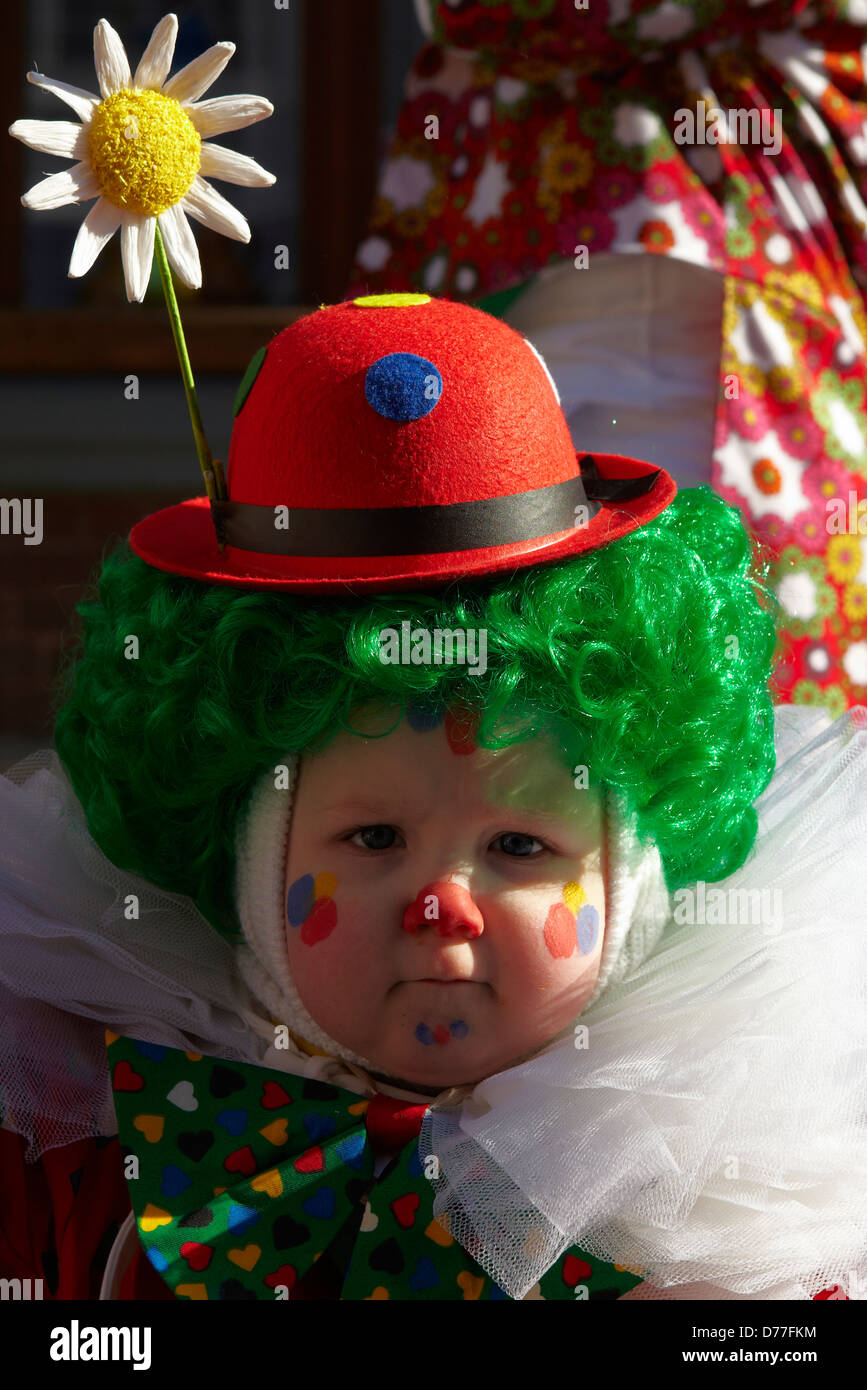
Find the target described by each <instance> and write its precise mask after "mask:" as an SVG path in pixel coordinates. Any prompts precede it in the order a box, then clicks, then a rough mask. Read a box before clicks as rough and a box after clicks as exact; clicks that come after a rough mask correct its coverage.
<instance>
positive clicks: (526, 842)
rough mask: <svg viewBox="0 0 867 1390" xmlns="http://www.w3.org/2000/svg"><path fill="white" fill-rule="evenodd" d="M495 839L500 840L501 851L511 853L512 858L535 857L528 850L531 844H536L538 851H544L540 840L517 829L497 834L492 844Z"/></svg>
mask: <svg viewBox="0 0 867 1390" xmlns="http://www.w3.org/2000/svg"><path fill="white" fill-rule="evenodd" d="M497 840H499V841H500V842H501V845H502V849H503V853H504V854H508V855H511V856H512V858H524V859H527V858H529V859H535V858H536V855H535V854H532V853H531V852H530V846H531V845H538V846H539V851H544V849H545V846H544V845H543V844H542V841H541V840H537V839H535V837H534V836H532V835H522V834H521V832H520V831H519V830H507V831H506V832H505V834H503V835H498V836H497V839H496V840H492V842H491V843H492V844H496V843H497Z"/></svg>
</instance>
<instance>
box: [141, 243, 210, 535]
mask: <svg viewBox="0 0 867 1390" xmlns="http://www.w3.org/2000/svg"><path fill="white" fill-rule="evenodd" d="M154 222H155V226H154V253H155V255H156V259H157V265H158V266H159V268H160V276H161V278H162V282H163V291H164V293H165V296H166V308H167V309H168V311H169V322H170V323H171V325H172V334H173V335H174V339H175V348H176V349H177V354H178V363H179V364H180V368H181V378H182V380H183V383H184V391H185V392H186V396H187V407H188V409H189V412H190V421H191V422H192V426H193V438H194V439H195V441H196V452H197V454H198V455H199V465H200V467H201V470H202V476H203V477H204V479H205V488H206V489H207V493H208V497H209V498H210V499H211V501H212V502H215V501H219V500H221V499H222V498H224V497H225V496H226V483H225V479H224V477H223V469H222V465H221V464H220V461H219V459H213V458H212V457H211V450H210V448H209V446H208V441H207V438H206V437H205V427H204V425H203V424H202V413H201V411H200V410H199V400H198V397H197V395H196V386H195V382H194V381H193V369H192V367H191V366H190V359H189V355H188V353H187V344H186V341H185V339H184V330H183V326H182V324H181V315H180V311H179V309H178V301H177V299H176V298H175V287H174V285H173V283H172V272H171V270H170V268H169V262H168V258H167V257H166V249H165V246H164V245H163V239H162V235H161V233H160V224H159V218H155V219H154ZM220 548H221V549H222V546H221V547H220Z"/></svg>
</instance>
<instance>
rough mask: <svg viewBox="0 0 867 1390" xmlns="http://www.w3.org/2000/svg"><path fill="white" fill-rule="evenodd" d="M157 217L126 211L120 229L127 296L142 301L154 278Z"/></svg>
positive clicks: (135, 300)
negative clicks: (153, 266) (152, 275)
mask: <svg viewBox="0 0 867 1390" xmlns="http://www.w3.org/2000/svg"><path fill="white" fill-rule="evenodd" d="M155 227H156V218H155V217H142V216H141V215H140V214H139V213H126V214H124V216H123V221H122V226H121V231H120V251H121V258H122V260H123V274H124V279H125V280H126V297H127V299H128V300H129V302H130V303H131V304H132V303H133V302H135V303H138V304H140V303H141V301H142V300H143V299H144V297H145V290H146V289H147V287H148V282H149V280H150V278H151V267H152V265H153V260H154V228H155Z"/></svg>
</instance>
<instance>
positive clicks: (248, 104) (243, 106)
mask: <svg viewBox="0 0 867 1390" xmlns="http://www.w3.org/2000/svg"><path fill="white" fill-rule="evenodd" d="M185 109H186V113H187V115H188V116H189V118H190V120H191V121H192V123H193V125H194V126H195V127H196V130H197V131H198V132H199V134H200V135H201V137H202V139H203V140H207V139H209V137H210V136H212V135H224V134H225V133H226V131H227V130H243V129H244V127H245V126H248V125H253V123H254V122H255V121H264V119H265V117H266V116H273V114H274V107H273V106H272V105H271V103H270V101H269V100H268V98H267V97H254V96H249V95H247V94H246V93H245V94H244V95H242V96H236V97H211V98H210V99H209V100H208V101H196V102H193V103H192V104H191V105H190V106H187V107H186V108H185Z"/></svg>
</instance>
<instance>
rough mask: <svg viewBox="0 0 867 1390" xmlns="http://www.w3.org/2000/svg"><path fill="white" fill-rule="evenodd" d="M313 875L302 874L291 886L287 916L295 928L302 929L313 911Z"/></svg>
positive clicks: (287, 902) (287, 901) (287, 903)
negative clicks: (303, 923)
mask: <svg viewBox="0 0 867 1390" xmlns="http://www.w3.org/2000/svg"><path fill="white" fill-rule="evenodd" d="M313 899H314V893H313V875H312V874H302V875H301V877H300V878H296V880H295V882H294V883H293V884H291V885H290V887H289V893H288V896H287V898H286V916H287V917H288V918H289V923H290V925H291V926H293V927H300V926H301V923H302V922H303V921H304V919H305V918H306V917H307V916H308V915H309V914H310V912H312V910H313Z"/></svg>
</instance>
